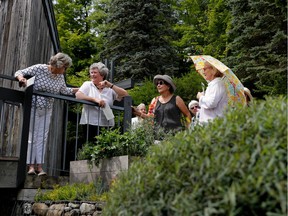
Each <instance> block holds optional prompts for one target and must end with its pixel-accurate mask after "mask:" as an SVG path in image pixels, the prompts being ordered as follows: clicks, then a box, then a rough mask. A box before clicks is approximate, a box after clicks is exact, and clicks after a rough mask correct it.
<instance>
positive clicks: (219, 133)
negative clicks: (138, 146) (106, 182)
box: [102, 97, 287, 216]
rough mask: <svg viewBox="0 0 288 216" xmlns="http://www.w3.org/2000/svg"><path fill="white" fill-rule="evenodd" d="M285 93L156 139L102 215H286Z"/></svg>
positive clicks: (123, 179) (114, 191)
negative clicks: (203, 123) (206, 123)
mask: <svg viewBox="0 0 288 216" xmlns="http://www.w3.org/2000/svg"><path fill="white" fill-rule="evenodd" d="M286 114H287V99H286V98H283V97H281V98H275V99H272V98H267V99H266V101H256V102H255V103H254V104H253V105H252V106H251V107H249V108H242V109H240V108H239V110H230V111H228V112H227V114H226V116H225V118H223V119H216V120H215V121H214V122H213V123H211V124H209V125H207V126H205V127H198V128H197V129H196V130H195V131H193V132H190V133H189V132H182V133H179V134H177V135H176V136H175V137H174V138H173V139H171V140H168V141H164V142H162V143H161V144H160V145H157V146H153V148H152V149H151V151H149V153H148V155H147V157H146V158H145V163H143V162H135V163H133V164H132V166H131V167H130V169H129V171H128V172H125V173H122V174H121V175H120V176H119V178H118V179H117V180H116V182H115V184H114V186H113V187H112V189H111V190H110V192H109V193H108V200H107V205H106V207H105V209H104V211H103V213H102V214H103V215H241V216H243V215H244V216H245V215H247V216H248V215H249V216H250V215H286V210H287V209H286V208H287V200H286V195H287V148H286V144H287V116H286Z"/></svg>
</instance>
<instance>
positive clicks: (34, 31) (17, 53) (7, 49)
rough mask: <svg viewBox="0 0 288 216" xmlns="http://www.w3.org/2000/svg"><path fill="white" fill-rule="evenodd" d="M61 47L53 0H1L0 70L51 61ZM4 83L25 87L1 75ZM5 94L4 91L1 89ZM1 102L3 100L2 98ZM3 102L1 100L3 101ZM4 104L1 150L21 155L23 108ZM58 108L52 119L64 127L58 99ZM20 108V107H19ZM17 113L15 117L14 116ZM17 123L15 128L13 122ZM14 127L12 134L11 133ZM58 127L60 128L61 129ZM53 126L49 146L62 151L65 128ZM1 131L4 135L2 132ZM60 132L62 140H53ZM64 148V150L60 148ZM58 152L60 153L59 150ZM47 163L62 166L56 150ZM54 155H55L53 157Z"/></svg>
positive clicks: (11, 72)
mask: <svg viewBox="0 0 288 216" xmlns="http://www.w3.org/2000/svg"><path fill="white" fill-rule="evenodd" d="M59 49H60V45H59V38H58V34H57V28H56V22H55V18H54V12H53V6H52V0H0V74H1V75H6V76H14V73H15V72H16V71H17V70H19V69H23V68H26V67H28V66H31V65H34V64H39V63H48V61H49V59H50V57H51V56H52V55H54V54H55V53H57V52H58V51H59ZM0 87H4V88H9V89H15V90H20V91H22V90H23V89H20V88H19V86H18V83H17V82H13V81H11V80H9V79H2V78H0ZM0 94H1V92H0ZM0 102H1V101H0ZM0 106H1V103H0ZM7 106H9V105H5V106H3V107H2V108H3V109H2V110H1V109H0V116H2V119H1V120H2V123H3V122H4V124H3V125H2V127H1V126H0V129H1V131H2V135H3V136H2V139H0V141H1V142H0V152H2V153H3V152H4V153H5V156H13V157H14V158H15V157H16V158H17V157H19V148H20V146H19V143H20V140H19V137H20V135H19V134H18V131H21V129H20V128H19V125H20V122H21V118H22V116H21V112H20V111H17V107H16V108H15V109H13V110H12V109H10V108H9V107H7ZM54 107H55V109H56V112H54V113H53V116H52V122H54V121H57V122H58V125H59V128H61V124H62V119H63V103H62V102H58V103H55V106H54ZM19 110H20V109H19ZM11 116H13V119H11V118H12V117H11ZM12 123H13V128H12V130H11V127H10V125H12ZM8 128H10V132H9V133H10V134H9V133H8V131H9V130H8ZM59 128H58V130H59ZM53 130H54V129H53V128H51V130H50V132H49V138H48V144H47V146H56V147H57V146H58V147H57V151H58V152H60V153H61V145H62V143H61V140H62V132H61V131H60V132H59V131H57V133H55V132H54V131H53ZM1 131H0V135H1ZM55 134H57V140H60V141H59V142H58V143H52V142H53V140H52V139H51V137H53V138H54V140H55V136H56V135H55ZM59 149H60V150H59ZM58 152H56V154H59V153H58ZM46 155H47V159H46V162H45V163H46V164H47V166H49V167H50V166H51V167H55V166H58V165H57V164H59V160H60V159H59V160H55V159H54V158H55V155H54V153H52V154H46ZM53 157H54V158H53Z"/></svg>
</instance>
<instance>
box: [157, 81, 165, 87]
mask: <svg viewBox="0 0 288 216" xmlns="http://www.w3.org/2000/svg"><path fill="white" fill-rule="evenodd" d="M165 84H166V82H164V81H163V80H159V81H158V82H157V83H156V86H157V85H165Z"/></svg>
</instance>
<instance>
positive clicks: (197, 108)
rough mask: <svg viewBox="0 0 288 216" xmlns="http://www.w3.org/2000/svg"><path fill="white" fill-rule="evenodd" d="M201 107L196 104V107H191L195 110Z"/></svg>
mask: <svg viewBox="0 0 288 216" xmlns="http://www.w3.org/2000/svg"><path fill="white" fill-rule="evenodd" d="M199 108H200V107H199V106H194V107H191V108H190V109H191V110H193V109H199Z"/></svg>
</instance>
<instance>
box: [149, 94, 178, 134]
mask: <svg viewBox="0 0 288 216" xmlns="http://www.w3.org/2000/svg"><path fill="white" fill-rule="evenodd" d="M154 124H155V126H156V127H161V128H164V130H165V131H179V130H182V129H183V125H182V123H181V111H180V109H179V108H178V106H177V105H176V95H173V96H172V97H171V99H170V100H169V101H168V102H167V103H161V102H160V101H159V100H157V103H156V106H155V111H154Z"/></svg>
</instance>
